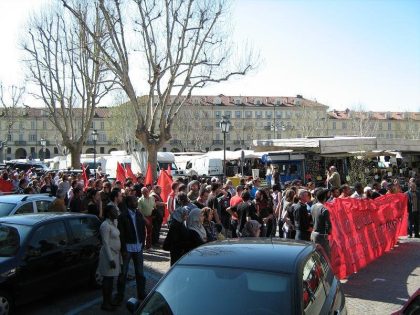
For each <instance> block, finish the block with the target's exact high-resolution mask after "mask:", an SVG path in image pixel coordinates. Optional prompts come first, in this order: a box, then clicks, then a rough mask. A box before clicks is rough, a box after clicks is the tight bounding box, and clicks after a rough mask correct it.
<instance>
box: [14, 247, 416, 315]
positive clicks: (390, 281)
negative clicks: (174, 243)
mask: <svg viewBox="0 0 420 315" xmlns="http://www.w3.org/2000/svg"><path fill="white" fill-rule="evenodd" d="M168 268H169V258H168V253H167V252H164V251H162V250H156V249H153V250H151V251H148V252H145V270H146V277H147V279H148V280H147V288H148V289H149V290H150V289H151V288H152V287H153V286H154V284H155V283H156V282H157V281H158V279H159V278H160V277H161V276H162V275H163V274H164V273H165V272H166V270H167V269H168ZM342 284H343V290H344V293H345V295H346V303H347V309H348V312H349V314H352V315H356V314H357V315H358V314H364V315H368V314H381V315H382V314H390V313H391V312H393V311H395V310H397V309H399V308H400V307H401V305H403V304H404V302H405V301H406V300H407V299H408V297H409V296H410V295H411V294H412V293H413V292H414V291H415V290H417V288H419V287H420V239H401V241H400V244H399V245H398V246H396V247H395V248H394V249H393V250H392V251H390V252H389V253H386V254H385V255H383V256H382V257H380V258H378V259H377V260H376V261H374V262H372V263H371V264H369V265H368V266H367V267H366V268H364V269H363V270H361V271H360V272H358V273H356V274H353V275H351V276H350V277H349V278H348V279H347V280H344V281H342ZM126 293H127V294H126V297H130V296H135V288H134V282H133V281H131V282H129V283H128V288H127V292H126ZM101 301H102V298H101V292H100V290H92V289H89V288H88V287H83V288H77V289H72V290H68V291H65V292H61V293H57V294H54V295H51V296H49V297H48V298H45V299H43V300H40V301H38V302H35V303H31V304H30V305H26V306H23V307H19V308H18V309H17V310H16V311H17V314H20V315H26V314H34V315H44V314H48V315H62V314H66V315H76V314H83V315H94V314H109V313H108V312H102V311H101V310H100V304H101ZM113 314H129V312H128V311H127V310H126V309H125V306H121V307H120V308H119V309H118V310H117V311H116V312H114V313H113Z"/></svg>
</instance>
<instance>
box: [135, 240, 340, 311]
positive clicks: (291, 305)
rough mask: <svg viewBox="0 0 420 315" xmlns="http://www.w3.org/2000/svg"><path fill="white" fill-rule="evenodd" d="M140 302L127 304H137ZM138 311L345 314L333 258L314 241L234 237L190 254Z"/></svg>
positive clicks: (170, 272) (174, 267)
mask: <svg viewBox="0 0 420 315" xmlns="http://www.w3.org/2000/svg"><path fill="white" fill-rule="evenodd" d="M135 304H136V303H135V301H133V299H131V301H129V303H128V304H127V306H128V308H129V310H131V311H132V310H133V309H135ZM135 313H136V314H165V315H169V314H182V315H196V314H200V315H206V314H218V315H222V314H229V315H231V314H241V315H247V314H249V315H254V314H258V315H274V314H346V308H345V300H344V295H343V293H342V291H341V288H340V282H339V281H338V280H337V279H336V278H335V276H334V274H333V272H332V270H331V267H330V264H329V262H328V259H326V258H325V256H324V252H323V250H322V249H321V248H319V247H318V246H317V245H315V244H313V243H308V242H297V241H291V240H280V239H246V240H244V239H242V240H238V239H233V240H226V241H222V242H216V243H210V244H207V245H204V246H201V247H199V248H196V249H194V250H193V251H191V252H189V253H188V254H186V255H185V256H184V257H183V258H181V259H180V260H179V261H178V262H177V263H176V264H175V265H174V266H173V267H172V268H171V269H170V271H169V272H168V273H167V274H166V275H165V276H164V278H163V279H161V281H159V283H158V284H157V285H156V287H155V288H154V289H153V290H152V292H151V293H150V294H149V295H148V296H147V298H146V299H145V301H144V302H143V304H142V305H141V306H140V308H138V309H137V310H136V311H135Z"/></svg>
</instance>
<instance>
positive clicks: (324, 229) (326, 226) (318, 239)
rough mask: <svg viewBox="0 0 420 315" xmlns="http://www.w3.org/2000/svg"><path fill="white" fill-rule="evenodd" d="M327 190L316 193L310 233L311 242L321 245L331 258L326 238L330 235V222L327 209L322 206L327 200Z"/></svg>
mask: <svg viewBox="0 0 420 315" xmlns="http://www.w3.org/2000/svg"><path fill="white" fill-rule="evenodd" d="M328 192H329V190H328V189H319V190H317V191H316V199H317V203H316V204H314V205H313V206H312V211H311V215H312V220H313V223H314V227H313V230H312V233H311V241H312V242H314V243H316V244H319V245H321V246H322V247H323V248H324V250H325V252H326V254H327V255H328V257H330V256H331V248H330V243H329V240H328V236H329V235H330V234H331V227H332V225H331V220H330V213H329V211H328V209H327V208H326V207H325V206H324V205H325V203H326V201H327V199H328Z"/></svg>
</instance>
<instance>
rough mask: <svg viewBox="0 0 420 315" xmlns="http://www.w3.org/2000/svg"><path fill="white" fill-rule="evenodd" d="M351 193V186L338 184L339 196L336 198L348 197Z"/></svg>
mask: <svg viewBox="0 0 420 315" xmlns="http://www.w3.org/2000/svg"><path fill="white" fill-rule="evenodd" d="M350 195H351V188H350V186H349V185H347V184H343V185H341V186H340V197H338V198H349V197H350Z"/></svg>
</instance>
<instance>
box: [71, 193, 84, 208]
mask: <svg viewBox="0 0 420 315" xmlns="http://www.w3.org/2000/svg"><path fill="white" fill-rule="evenodd" d="M69 211H70V212H83V211H84V209H83V201H82V189H81V188H80V187H75V188H74V189H73V197H72V198H71V200H70V203H69Z"/></svg>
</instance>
